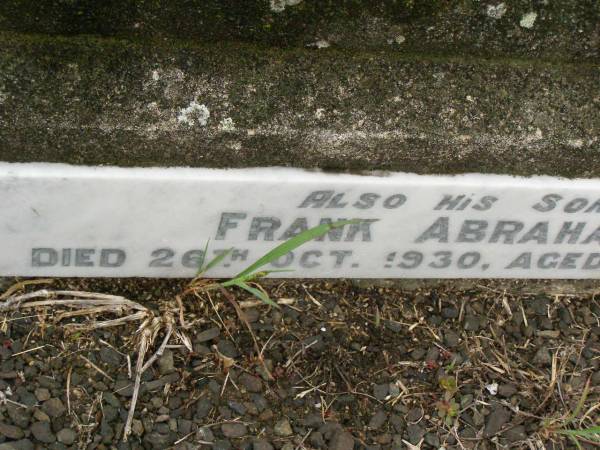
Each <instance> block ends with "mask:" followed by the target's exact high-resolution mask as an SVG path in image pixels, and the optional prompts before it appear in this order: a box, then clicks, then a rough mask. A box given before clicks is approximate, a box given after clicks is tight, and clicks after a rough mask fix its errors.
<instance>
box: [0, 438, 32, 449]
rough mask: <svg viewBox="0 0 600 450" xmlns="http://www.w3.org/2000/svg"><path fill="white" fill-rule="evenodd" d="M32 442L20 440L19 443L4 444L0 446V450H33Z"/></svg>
mask: <svg viewBox="0 0 600 450" xmlns="http://www.w3.org/2000/svg"><path fill="white" fill-rule="evenodd" d="M33 448H34V446H33V442H31V441H30V440H29V439H21V440H20V441H13V442H5V443H4V444H0V450H33Z"/></svg>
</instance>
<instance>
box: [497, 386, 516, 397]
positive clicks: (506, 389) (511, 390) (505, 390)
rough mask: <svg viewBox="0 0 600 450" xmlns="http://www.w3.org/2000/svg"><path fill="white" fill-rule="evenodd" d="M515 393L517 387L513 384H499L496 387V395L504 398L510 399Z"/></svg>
mask: <svg viewBox="0 0 600 450" xmlns="http://www.w3.org/2000/svg"><path fill="white" fill-rule="evenodd" d="M516 393H517V387H516V386H515V385H514V384H507V383H504V384H501V385H500V386H498V395H499V396H501V397H504V398H509V397H512V396H513V395H515V394H516Z"/></svg>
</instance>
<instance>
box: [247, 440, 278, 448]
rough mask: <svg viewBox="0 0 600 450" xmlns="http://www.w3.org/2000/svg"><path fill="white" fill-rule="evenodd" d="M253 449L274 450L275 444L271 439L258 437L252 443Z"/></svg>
mask: <svg viewBox="0 0 600 450" xmlns="http://www.w3.org/2000/svg"><path fill="white" fill-rule="evenodd" d="M252 450H273V446H272V445H271V443H270V442H269V441H265V440H264V439H258V440H256V441H254V442H253V443H252Z"/></svg>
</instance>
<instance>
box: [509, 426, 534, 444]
mask: <svg viewBox="0 0 600 450" xmlns="http://www.w3.org/2000/svg"><path fill="white" fill-rule="evenodd" d="M502 436H503V437H504V438H505V439H506V440H507V441H508V442H510V443H513V442H519V441H525V440H526V439H527V438H528V437H529V436H528V433H527V431H526V430H525V427H524V426H523V425H517V426H516V427H513V428H509V429H508V430H506V431H505V432H504V433H503V434H502Z"/></svg>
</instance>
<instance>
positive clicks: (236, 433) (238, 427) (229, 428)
mask: <svg viewBox="0 0 600 450" xmlns="http://www.w3.org/2000/svg"><path fill="white" fill-rule="evenodd" d="M221 432H222V433H223V436H225V437H227V438H240V437H242V436H245V435H246V434H247V432H248V431H247V429H246V425H244V424H243V423H224V424H223V425H221Z"/></svg>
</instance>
